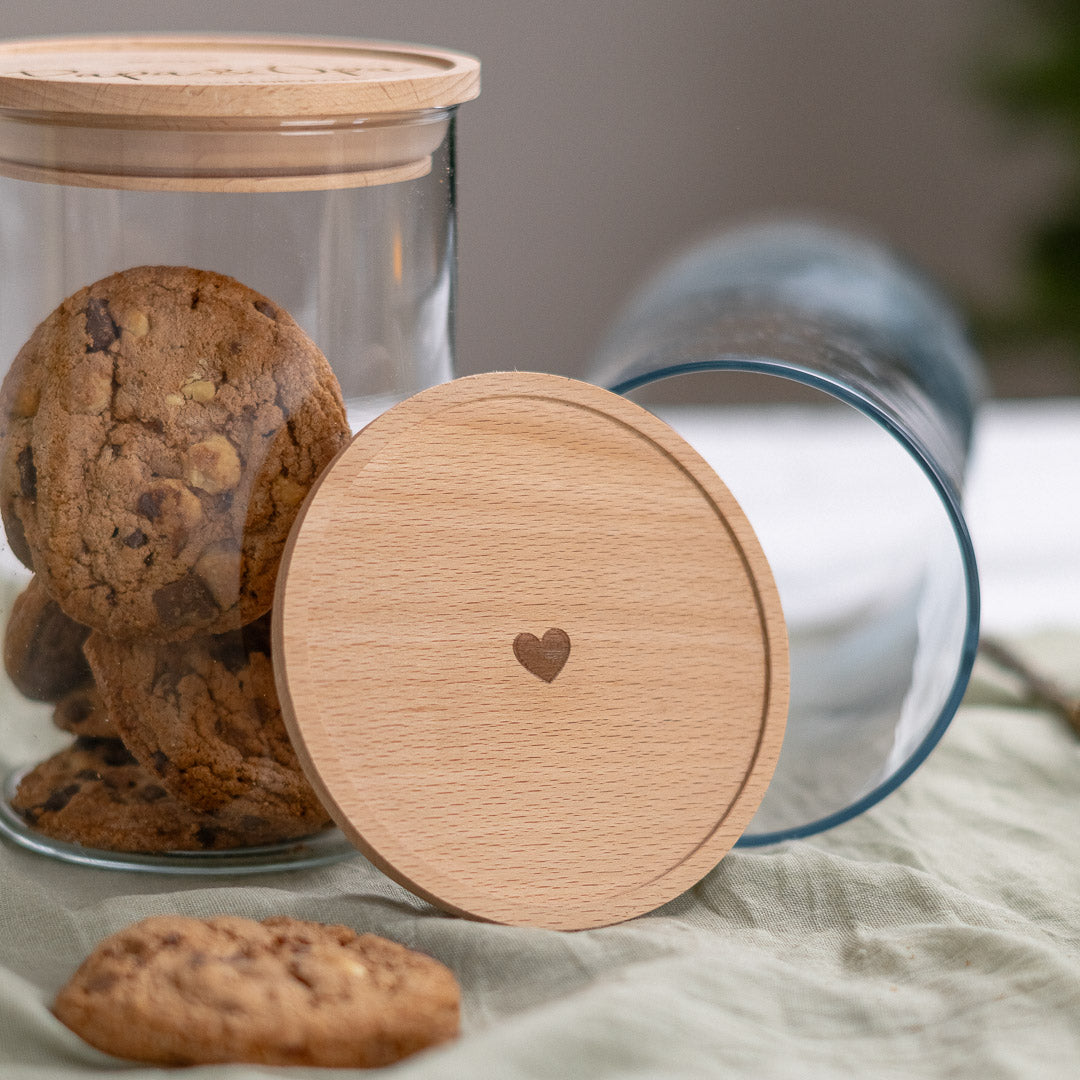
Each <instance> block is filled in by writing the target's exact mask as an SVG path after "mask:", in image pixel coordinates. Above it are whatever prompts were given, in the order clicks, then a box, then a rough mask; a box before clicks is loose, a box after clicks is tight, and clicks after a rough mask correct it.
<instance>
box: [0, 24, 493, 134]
mask: <svg viewBox="0 0 1080 1080" xmlns="http://www.w3.org/2000/svg"><path fill="white" fill-rule="evenodd" d="M479 92H480V63H479V61H478V60H477V59H476V58H475V57H472V56H468V55H466V54H464V53H457V52H448V51H446V50H445V49H434V48H429V47H427V46H416V45H398V44H389V43H385V42H370V41H348V40H344V39H335V38H303V37H301V38H289V37H273V36H269V37H248V36H232V35H212V36H184V35H161V34H157V35H126V36H124V37H108V36H96V35H89V36H85V37H64V38H35V39H29V40H22V41H0V109H20V110H28V111H31V112H39V113H74V114H82V115H86V114H104V115H109V116H113V117H124V116H128V117H149V116H171V117H181V116H189V117H193V116H198V117H233V118H240V117H251V116H283V117H317V118H325V117H332V116H370V115H375V114H384V113H398V112H411V111H414V110H416V109H433V108H443V107H445V106H448V105H457V104H460V103H461V102H463V101H469V100H471V99H472V98H474V97H476V95H477V94H478V93H479Z"/></svg>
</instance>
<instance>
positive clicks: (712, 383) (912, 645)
mask: <svg viewBox="0 0 1080 1080" xmlns="http://www.w3.org/2000/svg"><path fill="white" fill-rule="evenodd" d="M591 378H592V379H593V381H594V382H597V383H599V384H600V385H602V386H605V387H607V388H609V389H612V390H615V391H617V392H619V393H622V394H626V395H628V396H630V397H631V398H632V399H633V400H635V401H637V402H638V403H639V404H643V405H646V407H648V408H650V409H651V410H653V411H655V412H656V413H657V414H658V415H659V416H660V417H661V418H663V419H665V420H667V422H668V423H670V424H671V425H672V426H673V427H674V428H675V429H676V430H677V431H679V432H680V434H682V435H683V436H684V437H685V438H686V439H687V440H688V441H689V442H690V443H691V444H692V445H694V446H695V448H696V449H697V450H698V451H699V452H700V453H701V454H702V456H703V457H704V458H705V459H706V460H707V461H708V462H709V464H710V465H712V466H713V467H714V468H715V469H716V471H717V472H718V473H719V474H720V475H721V476H722V477H723V478H724V482H725V483H726V484H727V485H728V487H729V488H730V489H731V491H732V493H733V494H734V496H735V497H736V498H737V499H738V500H739V503H740V505H741V506H742V508H743V510H744V511H745V512H746V514H747V516H748V518H749V519H750V521H751V522H752V523H753V526H754V531H755V532H756V534H757V536H758V539H759V540H760V542H761V545H762V547H763V549H764V551H765V555H766V557H767V558H768V560H769V565H770V567H771V569H772V572H773V574H774V576H775V578H776V583H777V587H778V589H779V592H780V599H781V602H782V604H783V608H784V618H785V622H786V625H787V632H788V642H789V647H790V659H791V699H790V707H789V712H788V718H787V728H786V732H785V736H784V746H783V750H782V752H781V755H780V760H779V763H778V765H777V768H776V772H775V774H774V775H773V778H772V781H771V783H770V785H769V789H768V793H767V794H766V796H765V798H764V800H763V801H762V804H761V807H760V809H759V810H758V811H757V814H756V815H755V817H754V819H753V821H751V822H750V824H749V825H748V827H747V829H746V832H745V833H743V835H742V837H741V838H740V840H739V843H740V844H742V845H743V846H750V845H762V844H771V843H776V842H778V841H781V840H787V839H792V838H795V837H801V836H808V835H811V834H813V833H816V832H819V831H821V830H823V829H827V828H830V827H832V826H834V825H838V824H840V823H841V822H843V821H846V820H848V819H849V818H851V817H853V816H855V815H856V814H859V813H861V812H862V811H864V810H866V809H868V808H869V807H871V806H873V805H874V804H875V803H876V802H878V801H879V800H880V799H882V798H884V797H885V796H886V795H888V794H889V793H890V792H891V791H893V790H894V789H895V788H896V787H897V786H898V785H899V784H901V783H902V782H903V781H904V780H905V779H906V778H907V777H908V776H910V775H911V773H912V772H913V770H914V769H915V768H916V767H917V766H918V765H919V764H920V763H921V762H922V761H923V760H924V759H925V758H926V756H927V755H928V754H929V753H930V752H931V750H932V749H933V748H934V746H936V744H937V742H938V740H939V739H940V738H941V736H942V734H943V733H944V731H945V729H946V728H947V726H948V724H949V722H950V720H951V719H952V717H953V715H954V713H955V712H956V709H957V707H958V706H959V703H960V699H961V697H962V695H963V693H964V689H965V687H966V685H967V682H968V677H969V674H970V672H971V668H972V664H973V662H974V658H975V648H976V643H977V641H978V628H979V580H978V571H977V567H976V563H975V553H974V549H973V546H972V543H971V538H970V536H969V534H968V529H967V525H966V523H965V520H964V514H963V509H962V491H963V485H964V473H965V468H966V464H967V458H968V451H969V447H970V445H971V442H972V437H973V433H974V429H975V422H976V417H977V413H978V406H979V403H980V401H981V399H982V396H983V393H984V375H983V372H982V367H981V364H980V362H979V359H978V357H977V355H976V354H975V352H974V351H973V349H972V347H971V345H970V343H969V341H968V338H967V335H966V332H965V330H964V327H963V325H962V323H961V321H960V319H959V317H958V315H957V313H956V312H955V311H954V310H953V309H952V307H951V305H950V304H949V303H948V301H947V300H946V298H945V297H944V296H943V295H942V293H941V292H940V291H939V290H938V288H937V287H936V286H935V285H934V284H933V283H932V282H931V281H929V280H928V279H927V278H926V277H925V276H924V275H923V274H922V273H921V272H920V271H918V270H917V269H916V268H914V267H912V266H910V265H909V264H908V263H907V262H906V261H905V260H903V259H902V258H900V257H898V256H897V255H896V254H895V253H894V252H892V251H891V250H890V249H888V248H887V247H884V246H882V245H881V244H879V243H877V242H876V241H874V240H871V239H869V238H866V237H862V236H858V235H853V234H850V233H848V232H846V231H844V230H841V229H838V228H834V227H830V226H826V225H822V224H816V223H812V222H805V221H798V220H778V221H772V222H762V223H759V224H756V225H747V226H744V227H742V228H735V229H732V230H729V231H725V232H721V233H718V234H715V235H711V236H707V237H705V238H703V239H701V240H699V241H698V242H697V243H695V244H694V245H692V246H690V247H688V248H686V249H684V250H682V251H680V252H677V253H675V254H673V255H672V256H671V258H670V259H669V260H668V261H667V263H666V264H664V265H663V266H661V267H660V268H658V270H657V271H656V272H655V273H654V274H653V276H652V277H651V278H650V279H649V280H648V281H646V282H645V284H644V285H643V286H642V288H641V289H640V290H639V291H638V292H637V293H636V295H634V296H633V297H632V298H631V299H630V300H629V301H628V303H627V305H626V307H625V309H624V311H623V313H622V314H621V315H620V317H619V318H618V319H617V320H616V321H615V324H614V325H613V327H612V328H611V330H610V332H609V334H608V336H607V337H606V339H605V341H604V342H603V343H602V345H601V348H600V350H599V354H598V356H597V358H596V362H595V368H594V370H593V371H592V374H591ZM778 398H779V401H780V403H777V399H778ZM755 399H758V400H757V403H753V402H754V401H755ZM740 400H741V402H742V405H741V407H740V406H739V402H740ZM770 402H771V404H770Z"/></svg>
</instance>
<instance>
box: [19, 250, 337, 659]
mask: <svg viewBox="0 0 1080 1080" xmlns="http://www.w3.org/2000/svg"><path fill="white" fill-rule="evenodd" d="M348 435H349V428H348V424H347V421H346V418H345V409H344V405H343V403H342V399H341V390H340V387H339V386H338V383H337V379H336V378H335V376H334V373H333V372H332V371H331V369H330V365H329V364H328V363H327V361H326V359H325V357H324V356H323V355H322V353H321V352H320V351H319V349H318V348H317V346H316V345H315V344H314V342H312V341H311V340H310V339H309V338H308V337H307V335H306V334H305V333H304V332H303V331H302V330H301V329H300V327H299V326H298V325H297V324H296V322H295V320H293V318H292V317H291V316H290V315H289V314H288V312H286V311H285V310H284V309H283V308H281V307H279V306H278V305H276V304H275V303H273V302H272V301H270V300H268V299H267V298H266V297H265V296H262V295H261V294H260V293H257V292H255V291H254V290H252V289H250V288H248V287H247V286H245V285H242V284H241V283H240V282H239V281H236V280H234V279H233V278H229V277H226V276H224V275H222V274H217V273H213V272H211V271H207V270H195V269H191V268H189V267H175V266H140V267H135V268H133V269H130V270H124V271H121V272H120V273H116V274H113V275H111V276H110V277H107V278H104V279H102V280H101V281H98V282H95V283H94V284H93V285H90V286H87V287H86V288H83V289H80V290H79V291H78V292H77V293H75V294H73V295H72V296H70V297H68V299H66V300H65V301H64V302H63V303H62V304H61V305H60V306H59V307H58V308H57V309H56V310H55V311H54V312H53V313H52V314H51V315H49V316H48V317H47V318H46V319H45V321H44V322H43V323H42V324H41V325H40V326H39V327H38V328H37V329H36V330H35V332H34V334H33V335H32V337H31V338H30V340H29V341H28V342H27V343H26V345H24V346H23V348H22V350H20V352H19V354H18V356H17V357H16V359H15V362H14V363H13V365H12V367H11V369H10V371H9V373H8V375H7V377H6V378H5V380H4V384H3V387H2V389H0V512H2V514H3V520H4V525H5V528H6V530H7V535H8V541H9V543H10V545H11V548H12V550H13V551H14V552H15V554H16V555H17V556H18V557H19V558H21V559H22V560H23V561H24V562H28V565H31V564H32V566H33V568H34V570H35V572H36V573H37V574H38V575H40V576H41V577H42V578H43V579H44V584H45V586H46V589H47V591H48V593H49V594H50V595H51V596H53V597H54V598H55V599H56V600H57V601H58V602H59V604H60V606H61V607H62V608H63V609H64V611H65V612H66V613H67V614H68V615H70V616H71V617H72V618H74V619H75V620H77V621H78V622H81V623H84V624H86V625H87V626H91V627H93V628H94V629H97V630H99V631H101V632H103V633H105V634H108V635H109V636H110V637H114V638H123V639H127V640H134V639H142V638H145V637H151V638H154V639H157V640H162V641H174V640H180V639H182V638H185V637H189V636H192V635H194V634H208V633H220V632H222V631H225V630H229V629H233V628H235V627H239V626H241V625H243V624H245V623H248V622H251V621H252V620H253V619H256V618H258V617H259V616H260V615H262V614H263V613H265V612H266V611H267V610H269V608H270V604H271V601H272V596H273V588H274V578H275V574H276V572H277V567H278V562H279V560H280V557H281V552H282V548H283V547H284V544H285V540H286V537H287V535H288V532H289V527H290V526H291V524H292V522H293V519H294V518H295V516H296V512H297V511H298V509H299V507H300V503H301V502H302V500H303V498H304V496H305V494H306V493H307V490H308V488H309V487H310V486H311V484H312V483H313V482H314V480H315V479H316V477H317V476H318V475H319V473H320V472H321V471H322V469H323V467H324V466H325V465H326V464H327V463H328V462H329V461H330V459H331V458H332V457H333V456H334V455H335V454H336V453H337V452H338V450H339V449H341V447H342V446H343V445H344V443H345V442H346V440H347V439H348Z"/></svg>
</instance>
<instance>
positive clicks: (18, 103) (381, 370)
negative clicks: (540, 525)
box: [0, 36, 479, 872]
mask: <svg viewBox="0 0 1080 1080" xmlns="http://www.w3.org/2000/svg"><path fill="white" fill-rule="evenodd" d="M478 92H479V64H478V62H477V61H476V60H475V59H474V58H472V57H470V56H467V55H464V54H459V53H453V52H447V51H445V50H440V49H432V48H427V47H414V46H405V45H396V44H395V45H386V44H381V43H368V42H354V41H346V40H337V39H327V40H321V39H311V38H290V39H284V38H273V37H270V38H263V37H258V38H255V37H231V36H218V37H170V36H144V37H125V38H116V37H101V36H91V37H79V38H63V39H60V38H54V39H45V38H43V39H37V40H27V41H10V42H3V43H0V265H2V266H3V271H2V275H3V276H2V279H0V370H2V371H4V372H6V375H5V378H4V383H3V390H2V393H0V412H2V416H0V425H2V426H0V508H2V512H3V521H4V536H3V538H2V541H0V544H2V547H0V568H2V580H0V601H2V605H3V609H4V622H3V625H4V627H5V629H4V634H5V638H4V658H5V670H6V674H5V675H4V677H3V680H2V683H3V685H2V695H3V703H2V724H3V731H4V735H3V740H2V744H0V745H2V749H0V758H2V761H0V764H2V766H3V769H4V772H5V774H6V775H7V785H6V788H5V793H4V799H3V802H2V806H0V829H2V830H3V832H4V833H5V834H6V835H7V836H8V838H9V839H12V840H14V841H15V842H17V843H20V844H23V845H24V846H27V847H31V848H34V849H36V850H40V851H45V852H48V853H51V854H54V855H57V856H59V857H61V858H65V859H69V860H74V861H80V862H89V863H92V864H102V865H119V866H126V867H139V866H150V867H165V868H168V869H171V870H179V871H183V870H185V869H186V870H193V871H198V872H205V871H206V870H208V869H211V870H212V869H214V868H221V869H225V870H228V871H229V872H236V871H237V870H245V869H260V868H264V867H272V866H276V865H281V864H282V863H287V862H294V863H295V862H311V861H319V860H323V859H326V858H333V857H336V856H337V855H339V854H341V853H343V852H346V851H351V850H352V849H351V847H349V846H348V845H347V844H345V842H344V841H343V840H342V839H341V837H340V836H339V835H338V834H337V833H336V831H335V830H333V829H331V828H329V819H328V818H327V817H326V815H325V813H324V811H323V810H322V807H321V806H320V805H319V804H318V801H317V800H316V799H315V797H314V794H313V792H312V791H311V789H310V788H309V787H308V785H307V782H306V780H305V779H304V778H303V774H302V772H301V770H300V769H299V766H298V764H297V762H296V759H295V756H294V754H293V752H292V748H291V746H290V744H289V741H288V737H287V735H286V733H285V731H284V728H283V726H282V724H281V719H280V713H279V710H278V705H277V700H276V695H275V690H274V682H273V675H272V668H271V665H270V658H269V644H268V637H267V620H268V614H267V613H268V611H269V609H270V606H271V601H272V595H273V589H274V582H275V574H276V570H277V564H278V560H279V559H280V556H281V553H282V549H283V546H284V543H285V539H286V536H287V534H288V531H289V527H290V525H291V523H292V520H293V518H294V516H295V514H296V511H297V510H298V508H299V505H300V503H301V502H302V500H303V498H304V496H305V494H306V492H307V490H308V489H309V488H310V486H311V484H312V483H313V482H314V480H315V478H316V476H317V475H318V474H319V473H320V472H321V470H322V469H323V468H324V467H325V466H326V465H327V464H328V463H329V462H330V460H331V459H332V458H333V457H334V455H335V454H336V453H337V452H338V450H340V449H341V447H343V446H344V444H345V442H346V440H347V439H348V438H349V436H350V434H351V433H353V432H355V431H356V430H358V429H359V427H361V426H363V425H364V424H365V423H366V422H367V420H368V419H370V418H371V417H373V416H375V415H377V414H378V413H380V412H382V411H383V410H384V409H385V408H386V407H387V406H388V405H390V404H393V403H394V402H397V401H399V400H401V399H403V398H406V397H408V396H409V395H411V394H413V393H414V392H416V391H418V390H421V389H423V388H425V387H428V386H431V385H433V384H436V383H439V382H443V381H445V380H446V379H448V378H449V377H450V374H451V360H452V335H453V301H454V269H455V224H454V115H455V110H456V106H457V105H458V104H460V103H461V102H463V101H466V100H469V99H471V98H473V97H475V96H476V94H477V93H478Z"/></svg>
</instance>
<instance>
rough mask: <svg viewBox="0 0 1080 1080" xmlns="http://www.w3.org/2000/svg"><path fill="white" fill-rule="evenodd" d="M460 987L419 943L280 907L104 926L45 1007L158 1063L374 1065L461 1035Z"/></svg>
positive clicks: (131, 1054)
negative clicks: (256, 913)
mask: <svg viewBox="0 0 1080 1080" xmlns="http://www.w3.org/2000/svg"><path fill="white" fill-rule="evenodd" d="M459 1011H460V990H459V988H458V984H457V980H456V979H455V978H454V976H453V974H452V973H451V972H450V970H449V969H448V968H446V967H444V966H443V965H442V964H440V963H439V962H438V961H436V960H434V959H432V958H431V957H429V956H425V955H424V954H422V953H418V952H414V951H412V950H411V949H407V948H405V947H404V946H403V945H398V944H396V943H395V942H392V941H388V940H386V939H385V938H381V937H377V936H376V935H374V934H357V933H355V932H354V931H353V930H350V929H349V928H348V927H345V926H329V925H324V924H322V923H314V922H302V921H300V920H296V919H289V918H284V917H277V918H270V919H265V920H264V921H263V922H261V923H259V922H254V921H253V920H250V919H241V918H234V917H229V916H222V917H219V918H211V919H194V918H186V917H183V916H179V915H173V916H168V915H166V916H157V917H154V918H150V919H144V920H143V921H141V922H138V923H135V924H134V925H132V926H129V927H127V928H126V929H124V930H121V931H120V932H119V933H116V934H113V935H112V936H111V937H108V938H106V939H105V940H104V941H103V942H101V944H99V945H98V947H97V948H96V949H95V950H94V951H93V952H92V953H91V954H90V956H88V957H87V959H86V960H85V961H84V962H83V964H82V965H81V967H80V968H79V969H78V971H76V972H75V974H74V975H73V976H72V978H71V979H70V980H69V982H68V983H67V984H66V985H65V986H64V987H63V988H62V989H61V991H60V993H59V994H58V995H57V998H56V1002H55V1003H54V1005H53V1012H54V1013H55V1014H56V1016H57V1017H58V1018H59V1019H60V1021H61V1022H62V1023H64V1024H66V1025H67V1026H68V1027H69V1028H71V1029H72V1030H73V1031H75V1032H76V1033H77V1034H78V1035H81V1036H82V1038H84V1039H85V1040H86V1041H87V1042H89V1043H91V1044H92V1045H93V1046H96V1047H97V1048H98V1049H99V1050H103V1051H105V1052H106V1053H109V1054H115V1055H116V1056H117V1057H124V1058H131V1059H133V1060H136V1061H144V1062H148V1063H152V1064H158V1065H196V1064H211V1063H224V1062H249V1063H257V1064H262V1065H313V1066H326V1067H339V1068H345V1067H352V1068H371V1067H377V1066H381V1065H390V1064H392V1063H394V1062H396V1061H400V1060H401V1059H402V1058H405V1057H408V1056H409V1055H410V1054H414V1053H416V1052H417V1051H419V1050H423V1049H426V1048H427V1047H431V1046H436V1045H438V1044H439V1043H443V1042H446V1041H447V1040H449V1039H452V1038H454V1036H456V1035H457V1033H458V1026H459Z"/></svg>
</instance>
